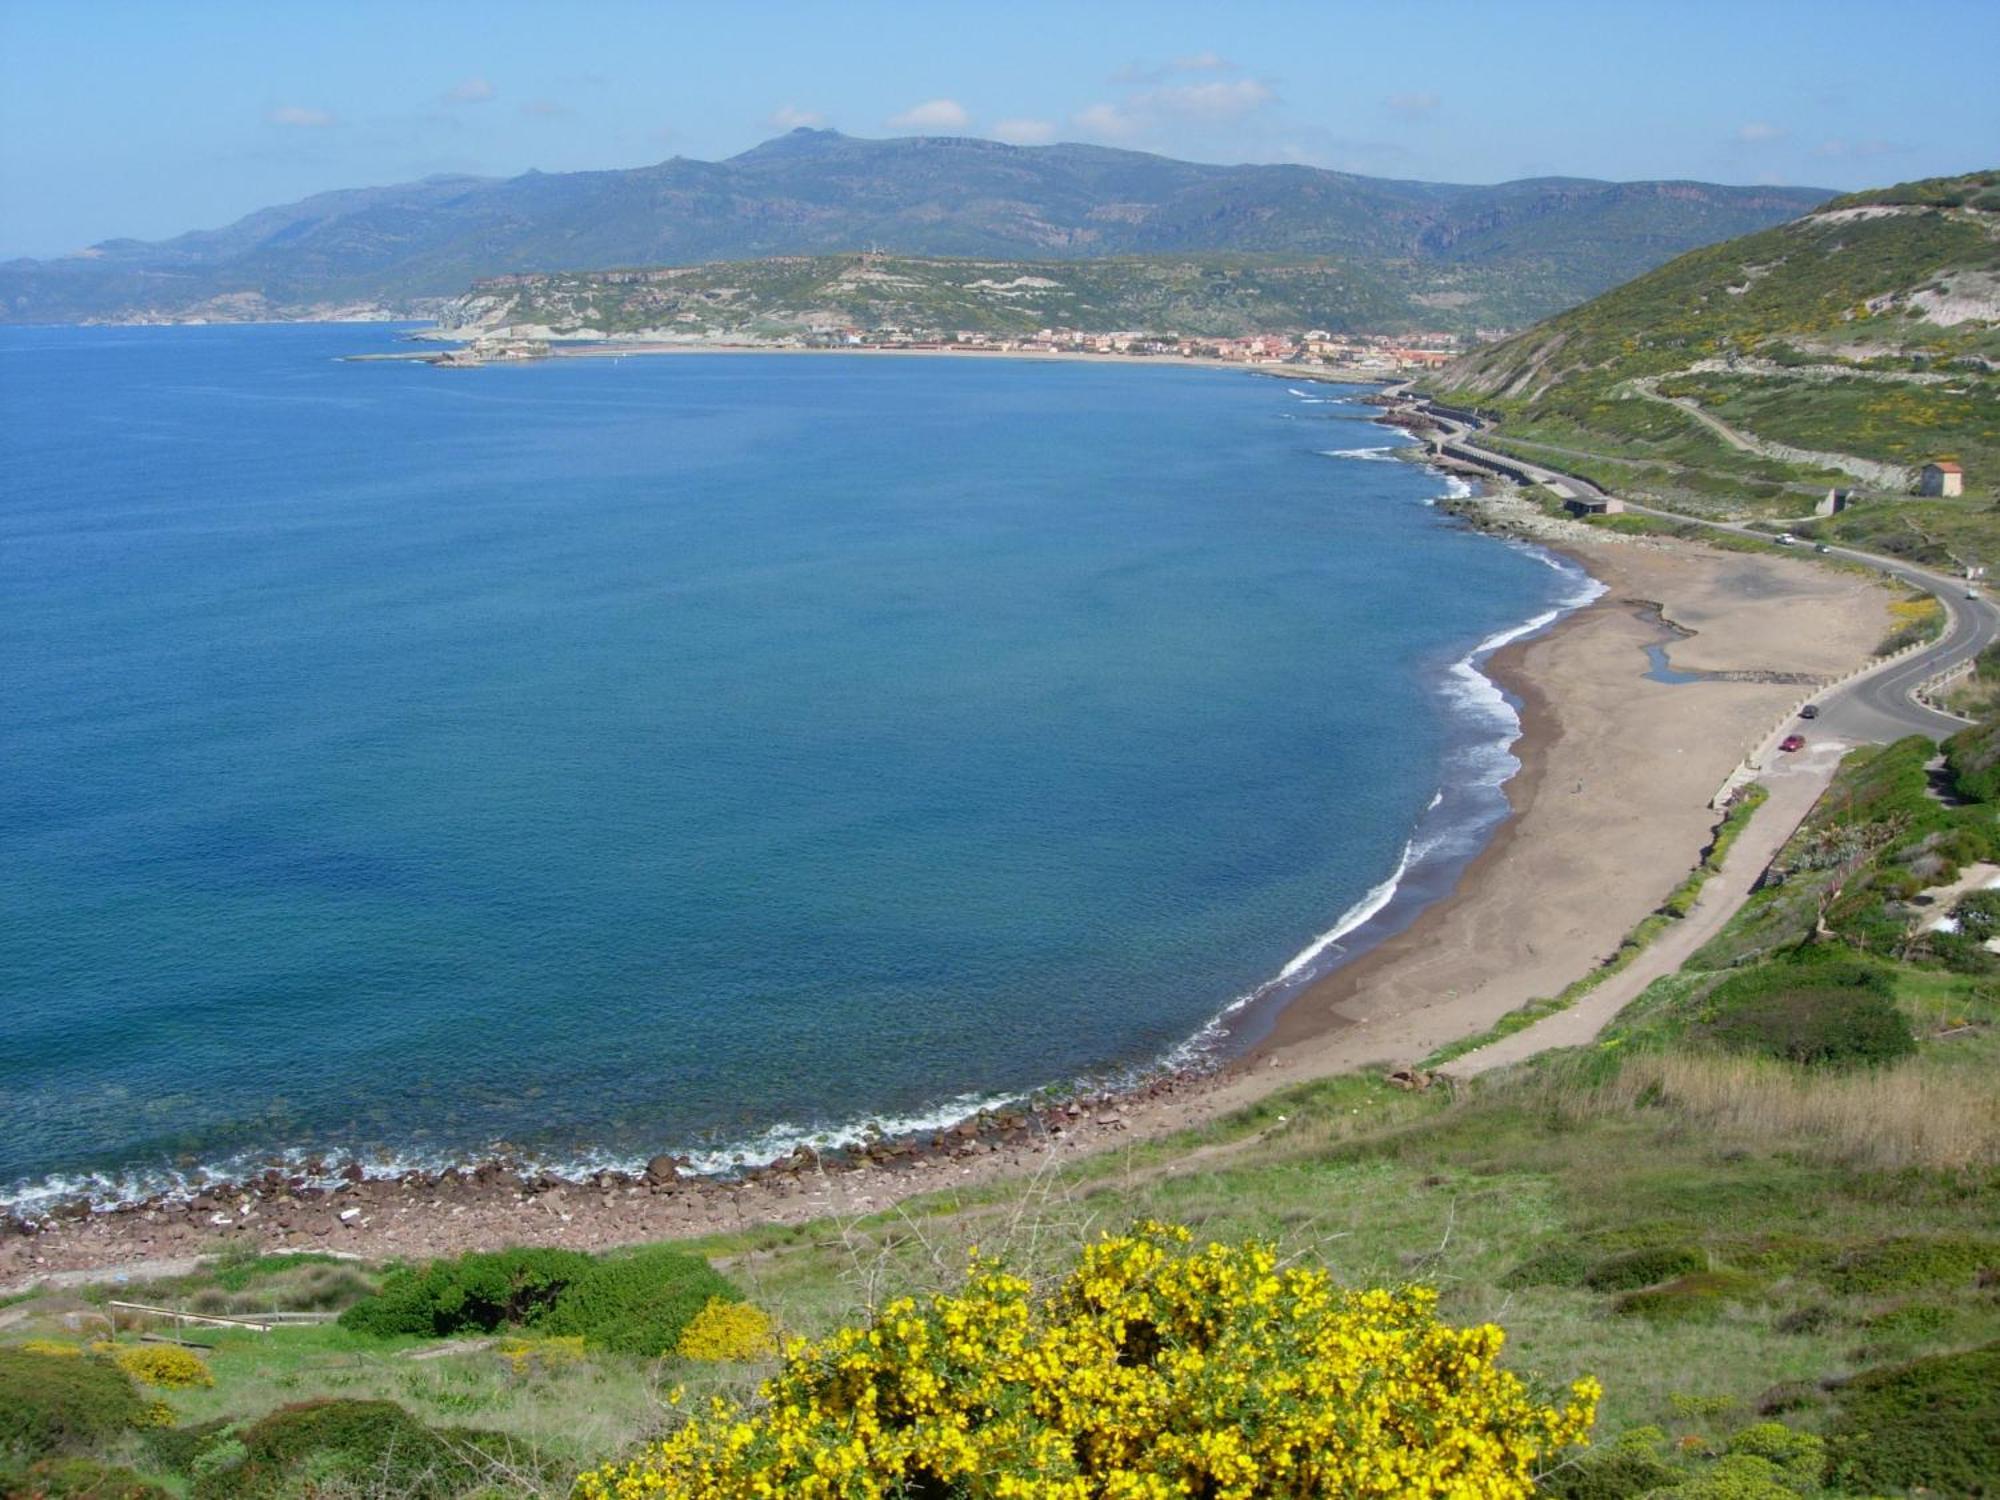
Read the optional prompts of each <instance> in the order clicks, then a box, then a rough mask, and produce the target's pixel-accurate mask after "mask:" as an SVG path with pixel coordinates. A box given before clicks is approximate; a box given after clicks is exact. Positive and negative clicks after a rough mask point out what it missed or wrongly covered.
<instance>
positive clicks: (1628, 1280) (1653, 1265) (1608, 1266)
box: [1583, 1245, 1708, 1292]
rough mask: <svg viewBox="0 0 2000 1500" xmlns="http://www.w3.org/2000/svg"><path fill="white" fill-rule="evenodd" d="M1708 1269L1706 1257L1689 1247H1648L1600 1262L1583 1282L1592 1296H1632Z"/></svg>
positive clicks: (1591, 1269) (1592, 1268) (1628, 1251)
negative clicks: (1676, 1277) (1662, 1283)
mask: <svg viewBox="0 0 2000 1500" xmlns="http://www.w3.org/2000/svg"><path fill="white" fill-rule="evenodd" d="M1707 1269H1708V1257H1707V1256H1706V1255H1703V1254H1702V1253H1701V1251H1699V1250H1697V1249H1695V1248H1694V1247H1693V1246H1692V1245H1649V1246H1647V1247H1646V1248H1644V1249H1642V1250H1627V1251H1626V1252H1625V1253H1624V1254H1623V1255H1614V1256H1612V1257H1611V1258H1610V1259H1608V1260H1602V1261H1599V1262H1598V1263H1597V1264H1596V1265H1594V1266H1592V1267H1591V1268H1590V1271H1589V1273H1588V1274H1587V1275H1586V1276H1585V1277H1584V1279H1583V1282H1584V1285H1585V1286H1587V1287H1589V1288H1590V1289H1591V1290H1592V1291H1593V1292H1632V1291H1637V1290H1638V1289H1639V1288H1640V1287H1642V1286H1654V1285H1657V1284H1658V1283H1659V1282H1662V1281H1667V1280H1670V1279H1672V1278H1673V1277H1675V1276H1684V1275H1686V1274H1687V1273H1688V1272H1690V1271H1706V1270H1707Z"/></svg>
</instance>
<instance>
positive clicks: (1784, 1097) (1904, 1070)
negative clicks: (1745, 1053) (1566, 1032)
mask: <svg viewBox="0 0 2000 1500" xmlns="http://www.w3.org/2000/svg"><path fill="white" fill-rule="evenodd" d="M1578 1103H1579V1104H1580V1107H1581V1110H1582V1112H1583V1113H1586V1114H1588V1113H1599V1114H1603V1113H1620V1114H1622V1113H1629V1112H1630V1111H1632V1110H1635V1109H1639V1108H1653V1109H1667V1110H1672V1111H1676V1112H1678V1113H1679V1114H1681V1115H1683V1116H1685V1117H1686V1118H1688V1119H1689V1120H1691V1121H1695V1122H1699V1123H1700V1124H1701V1125H1702V1126H1704V1127H1705V1128H1707V1129H1709V1130H1712V1131H1715V1132H1717V1133H1720V1134H1724V1135H1728V1136H1732V1137H1735V1138H1736V1139H1738V1140H1739V1141H1741V1142H1743V1143H1745V1144H1754V1145H1758V1146H1763V1147H1767V1148H1769V1147H1781V1148H1787V1149H1791V1150H1795V1151H1798V1152H1801V1153H1802V1154H1804V1155H1806V1156H1808V1157H1810V1158H1813V1159H1816V1160H1821V1161H1831V1162H1836V1163H1839V1164H1841V1165H1847V1166H1856V1167H1875V1168H1892V1169H1893V1168H1900V1167H1930V1168H1934V1169H1940V1170H1956V1169H1960V1168H1965V1167H1975V1166H1991V1165H1994V1164H2000V1097H1996V1095H1995V1094H1994V1092H1993V1090H1992V1088H1991V1087H1990V1085H1982V1084H1981V1083H1980V1082H1979V1081H1978V1080H1976V1079H1975V1078H1972V1077H1955V1076H1950V1075H1945V1076H1940V1075H1938V1074H1937V1073H1936V1072H1934V1071H1930V1070H1926V1069H1924V1068H1922V1067H1920V1066H1918V1065H1916V1064H1915V1063H1906V1064H1903V1065H1902V1066H1899V1067H1893V1068H1878V1069H1872V1070H1868V1071H1863V1072H1854V1073H1830V1072H1813V1071H1809V1070H1806V1069H1802V1068H1797V1067H1792V1066H1789V1065H1787V1064H1785V1063H1781V1062H1776V1061H1772V1060H1770V1059H1766V1058H1759V1057H1732V1056H1727V1055H1723V1054H1719V1053H1704V1052H1667V1053H1652V1054H1642V1055H1639V1056H1635V1057H1632V1058H1629V1059H1627V1061H1626V1063H1625V1066H1624V1067H1623V1068H1622V1069H1621V1070H1620V1072H1619V1074H1618V1076H1617V1077H1616V1078H1615V1079H1613V1080H1612V1081H1611V1082H1609V1083H1607V1084H1604V1085H1603V1086H1601V1087H1599V1088H1597V1089H1595V1090H1593V1091H1592V1092H1591V1093H1590V1094H1589V1095H1587V1096H1586V1097H1585V1098H1584V1099H1582V1100H1580V1101H1578Z"/></svg>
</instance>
